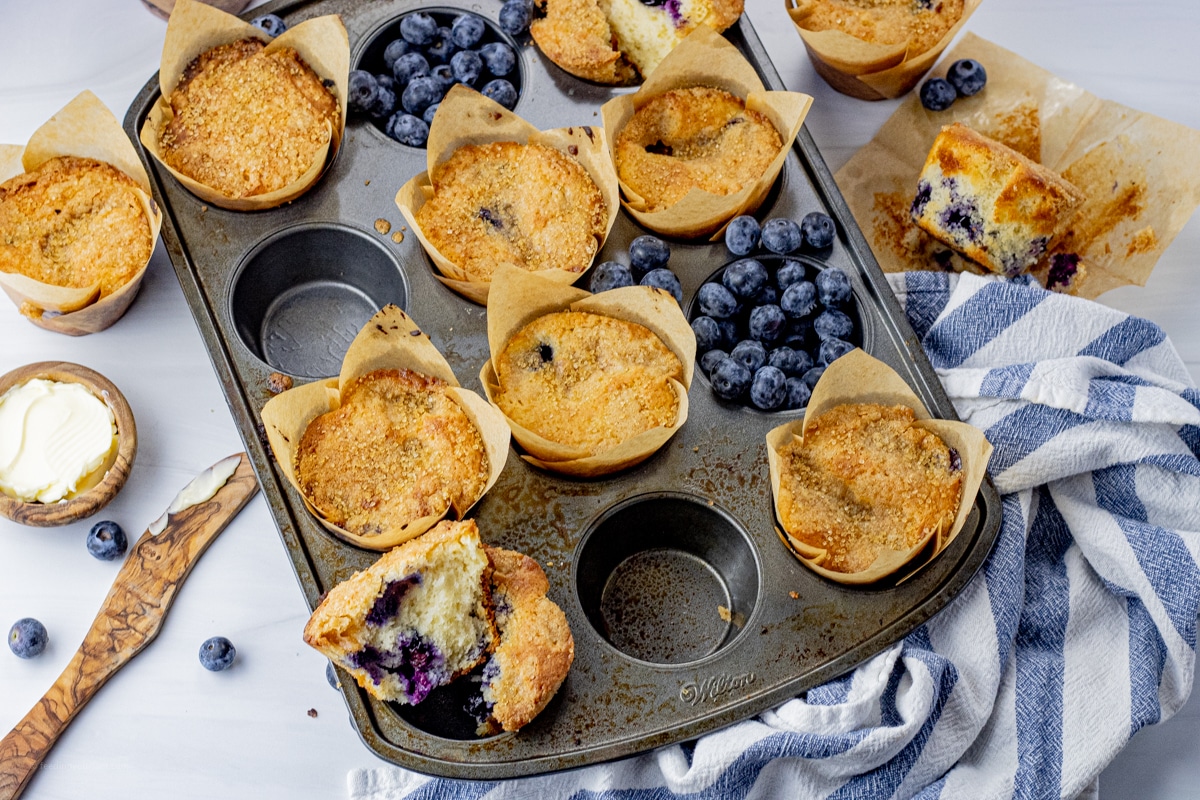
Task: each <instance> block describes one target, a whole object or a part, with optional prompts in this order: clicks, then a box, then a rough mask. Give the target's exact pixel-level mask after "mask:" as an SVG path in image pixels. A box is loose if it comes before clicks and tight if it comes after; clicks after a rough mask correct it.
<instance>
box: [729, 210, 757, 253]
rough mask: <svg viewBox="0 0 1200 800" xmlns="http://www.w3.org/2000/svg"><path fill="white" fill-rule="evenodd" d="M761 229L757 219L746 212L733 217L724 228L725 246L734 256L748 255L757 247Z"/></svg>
mask: <svg viewBox="0 0 1200 800" xmlns="http://www.w3.org/2000/svg"><path fill="white" fill-rule="evenodd" d="M761 235H762V229H761V228H759V227H758V220H756V219H755V218H754V217H751V216H749V215H747V214H743V215H742V216H740V217H734V218H733V219H732V220H731V221H730V223H729V227H727V228H726V229H725V247H727V248H728V249H729V252H731V253H733V254H734V255H735V256H748V255H750V254H751V253H753V252H754V248H756V247H758V240H759V236H761Z"/></svg>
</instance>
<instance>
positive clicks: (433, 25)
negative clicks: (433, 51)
mask: <svg viewBox="0 0 1200 800" xmlns="http://www.w3.org/2000/svg"><path fill="white" fill-rule="evenodd" d="M437 32H438V24H437V20H435V19H434V18H433V17H431V16H429V15H428V14H426V13H425V12H423V11H418V12H416V13H415V14H409V15H407V16H405V17H404V19H402V20H400V36H401V37H402V38H403V39H404V41H406V42H408V43H409V44H415V45H417V46H418V47H424V46H425V45H427V44H430V43H432V42H433V40H434V37H436V36H437Z"/></svg>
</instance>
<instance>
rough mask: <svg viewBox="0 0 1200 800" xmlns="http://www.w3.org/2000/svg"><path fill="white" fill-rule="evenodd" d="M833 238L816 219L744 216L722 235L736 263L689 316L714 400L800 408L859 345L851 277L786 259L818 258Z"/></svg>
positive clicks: (707, 287)
mask: <svg viewBox="0 0 1200 800" xmlns="http://www.w3.org/2000/svg"><path fill="white" fill-rule="evenodd" d="M835 233H836V229H835V226H834V223H833V220H832V219H830V217H829V216H828V215H826V214H823V213H821V212H819V211H814V212H812V213H811V214H808V215H807V216H805V217H804V219H803V220H802V221H801V222H800V223H799V224H797V223H796V222H795V221H794V220H790V219H786V218H783V217H776V218H773V219H768V220H767V221H766V222H765V223H763V225H762V226H761V227H760V226H759V224H758V221H757V220H755V219H754V217H750V216H742V217H737V218H736V219H734V220H733V221H732V222H731V223H730V224H729V227H728V228H726V231H725V245H726V247H727V248H728V249H729V251H730V253H732V254H733V255H735V256H742V258H740V259H739V260H737V261H734V262H733V263H732V264H729V265H727V266H726V267H725V268H724V269H722V270H720V271H719V272H718V273H717V275H716V276H715V277H714V278H713V279H711V280H709V281H708V282H706V283H704V284H703V285H701V287H700V289H699V291H698V292H697V293H696V302H695V305H694V307H693V315H692V330H693V331H694V332H695V334H696V353H697V354H698V356H699V363H700V369H701V370H702V371H703V372H704V374H705V375H707V376H708V380H709V383H710V384H711V385H712V390H713V393H714V394H716V395H717V396H718V397H720V398H722V399H724V400H730V401H735V402H741V403H743V404H745V403H748V404H749V405H751V406H753V407H755V408H759V409H762V410H764V411H774V410H780V409H797V408H803V407H804V406H805V405H807V404H808V399H809V397H810V396H811V394H812V389H813V387H814V386H815V385H816V383H817V380H818V379H819V378H820V377H821V374H822V373H823V372H824V371H825V367H827V366H828V365H829V364H831V363H832V362H833V361H834V360H835V359H837V358H840V357H841V356H843V355H845V354H846V353H848V352H850V351H851V350H853V349H854V348H855V347H856V346H857V344H859V343H860V340H861V333H860V331H859V326H858V323H857V311H856V310H855V307H854V294H853V292H852V291H851V288H850V278H849V276H847V275H846V273H845V272H843V271H842V270H841V269H838V268H837V267H824V268H820V267H817V266H815V264H813V263H812V262H811V261H809V262H807V263H806V261H804V260H801V259H800V258H795V257H792V258H789V256H792V255H794V254H796V253H798V252H807V253H813V254H817V255H821V254H823V253H824V252H826V251H827V250H828V248H829V247H831V246H832V245H833V240H834V236H835ZM764 251H765V252H764Z"/></svg>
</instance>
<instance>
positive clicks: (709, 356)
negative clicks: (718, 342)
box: [700, 349, 729, 375]
mask: <svg viewBox="0 0 1200 800" xmlns="http://www.w3.org/2000/svg"><path fill="white" fill-rule="evenodd" d="M726 358H729V353H726V352H725V351H724V350H719V349H714V350H709V351H708V352H706V353H704V354H703V355H701V356H700V369H701V370H702V371H703V372H704V374H705V375H712V371H713V368H714V367H715V366H717V362H718V361H723V360H725V359H726Z"/></svg>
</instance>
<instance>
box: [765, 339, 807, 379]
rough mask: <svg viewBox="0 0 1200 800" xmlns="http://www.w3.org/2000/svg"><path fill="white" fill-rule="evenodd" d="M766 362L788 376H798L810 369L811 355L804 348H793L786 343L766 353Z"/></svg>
mask: <svg viewBox="0 0 1200 800" xmlns="http://www.w3.org/2000/svg"><path fill="white" fill-rule="evenodd" d="M767 363H768V364H770V365H771V366H772V367H777V368H778V369H779V371H780V372H782V373H783V374H784V375H787V376H789V377H792V376H795V377H799V376H801V375H803V374H804V373H805V372H807V371H808V370H810V369H812V365H813V360H812V356H810V355H809V354H808V353H806V352H805V351H804V350H795V349H793V348H791V347H788V346H787V345H784V346H782V347H776V348H775V349H774V350H772V351H771V352H770V353H769V354H768V355H767Z"/></svg>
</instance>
